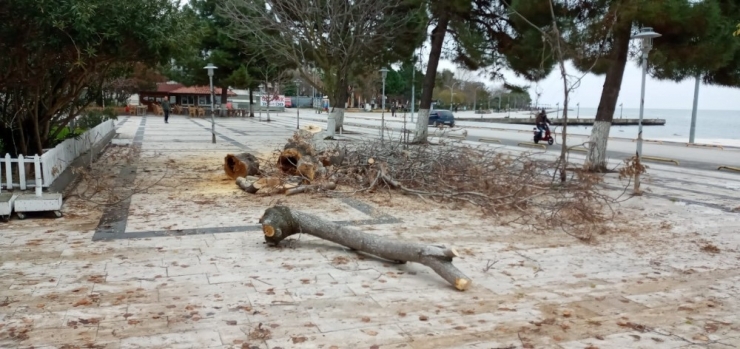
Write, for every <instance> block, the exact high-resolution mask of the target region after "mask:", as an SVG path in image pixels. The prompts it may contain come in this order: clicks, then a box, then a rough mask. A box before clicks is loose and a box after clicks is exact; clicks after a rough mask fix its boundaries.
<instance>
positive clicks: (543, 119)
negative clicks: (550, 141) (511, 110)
mask: <svg viewBox="0 0 740 349" xmlns="http://www.w3.org/2000/svg"><path fill="white" fill-rule="evenodd" d="M534 122H535V124H536V125H537V129H538V130H540V134H542V132H543V131H549V130H550V127H548V126H547V125H552V122H550V119H548V118H547V113H546V112H545V109H542V110H541V111H540V113H539V114H537V118H536V119H535V120H534Z"/></svg>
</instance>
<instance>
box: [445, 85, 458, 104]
mask: <svg viewBox="0 0 740 349" xmlns="http://www.w3.org/2000/svg"><path fill="white" fill-rule="evenodd" d="M455 85H457V83H456V82H455V83H453V84H452V86H447V87H449V88H450V110H452V103H453V99H454V98H455Z"/></svg>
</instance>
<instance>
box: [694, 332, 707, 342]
mask: <svg viewBox="0 0 740 349" xmlns="http://www.w3.org/2000/svg"><path fill="white" fill-rule="evenodd" d="M691 339H693V340H695V341H702V342H707V341H709V337H707V336H705V335H703V334H701V333H697V334H695V335H694V336H693V337H691Z"/></svg>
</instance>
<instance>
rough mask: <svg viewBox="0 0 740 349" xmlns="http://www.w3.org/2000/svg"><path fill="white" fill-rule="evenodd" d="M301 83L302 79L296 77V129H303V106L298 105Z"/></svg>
mask: <svg viewBox="0 0 740 349" xmlns="http://www.w3.org/2000/svg"><path fill="white" fill-rule="evenodd" d="M300 84H301V80H300V79H295V129H296V130H299V129H301V108H299V105H298V95H299V93H298V89H299V86H300Z"/></svg>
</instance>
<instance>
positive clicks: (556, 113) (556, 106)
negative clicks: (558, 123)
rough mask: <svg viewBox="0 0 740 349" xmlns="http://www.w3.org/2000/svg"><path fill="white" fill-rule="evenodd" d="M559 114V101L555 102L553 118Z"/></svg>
mask: <svg viewBox="0 0 740 349" xmlns="http://www.w3.org/2000/svg"><path fill="white" fill-rule="evenodd" d="M559 116H560V102H557V103H555V118H556V119H557V118H558V117H559Z"/></svg>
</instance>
